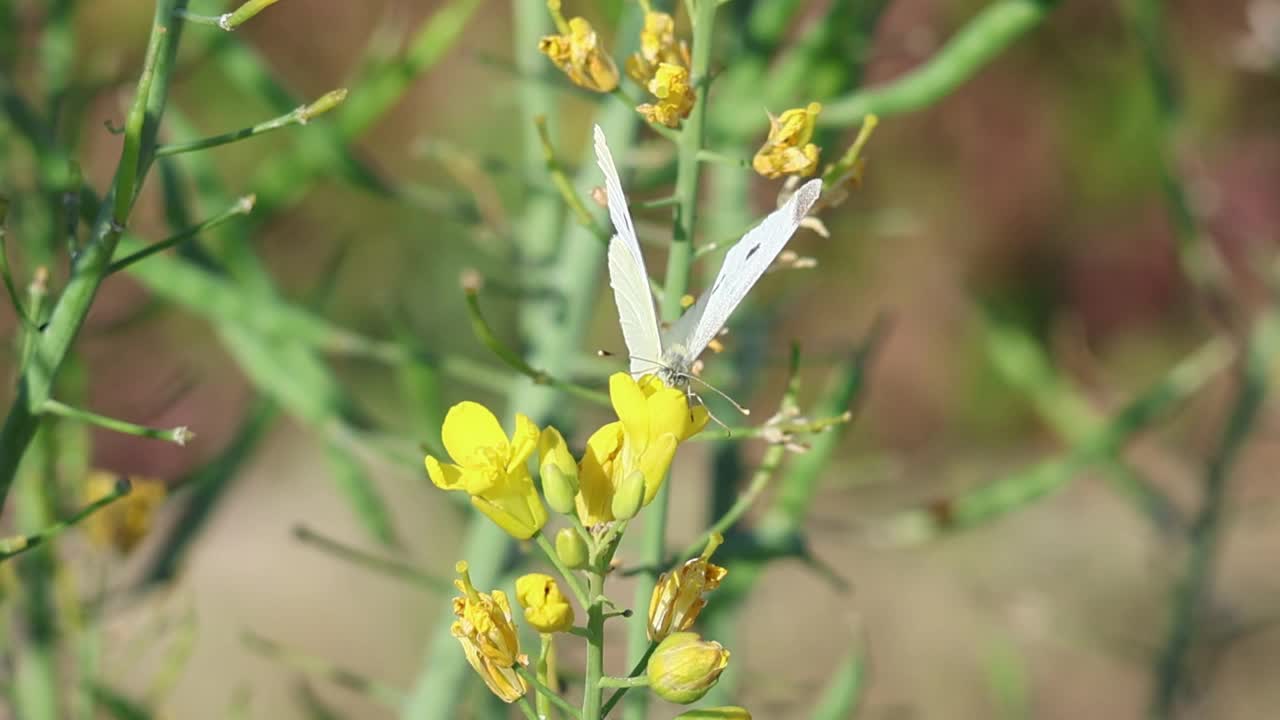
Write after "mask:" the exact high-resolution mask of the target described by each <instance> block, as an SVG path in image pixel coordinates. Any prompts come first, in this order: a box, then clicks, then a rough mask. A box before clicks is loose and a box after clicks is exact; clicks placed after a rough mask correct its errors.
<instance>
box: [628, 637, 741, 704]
mask: <svg viewBox="0 0 1280 720" xmlns="http://www.w3.org/2000/svg"><path fill="white" fill-rule="evenodd" d="M728 664H729V651H728V650H725V649H724V646H723V645H721V644H720V643H718V642H714V641H711V640H703V639H702V638H701V637H700V636H699V635H698V634H697V633H691V632H682V633H675V634H672V635H669V636H668V637H667V639H666V640H663V641H662V642H661V643H660V644H659V645H658V649H656V650H654V651H653V656H652V657H650V658H649V666H648V668H647V670H648V675H649V687H650V688H652V689H653V691H654V692H655V693H657V694H658V697H660V698H662V699H663V700H666V701H667V702H673V703H676V704H677V705H688V704H689V703H691V702H697V700H698V699H699V698H701V697H702V696H703V695H706V694H707V691H708V690H710V689H711V688H712V686H714V685H715V684H716V681H717V680H719V679H720V673H722V672H724V669H725V667H726V666H728Z"/></svg>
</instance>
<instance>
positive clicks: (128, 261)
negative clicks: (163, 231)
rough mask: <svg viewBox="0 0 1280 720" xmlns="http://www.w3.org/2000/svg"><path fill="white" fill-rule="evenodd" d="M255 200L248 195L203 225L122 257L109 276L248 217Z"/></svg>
mask: <svg viewBox="0 0 1280 720" xmlns="http://www.w3.org/2000/svg"><path fill="white" fill-rule="evenodd" d="M253 200H254V198H253V196H252V195H246V196H244V197H242V198H240V199H239V200H237V201H236V202H235V204H233V205H232V206H231V207H229V208H227V209H226V210H223V211H222V212H220V213H218V214H217V215H214V216H213V217H211V218H209V219H208V220H205V221H204V222H202V223H199V224H197V225H192V226H191V227H189V228H187V229H186V230H183V231H181V232H179V233H177V234H175V235H171V236H169V237H167V238H165V239H164V240H161V241H160V242H157V243H152V244H150V245H148V246H146V247H145V248H142V249H141V250H137V251H135V252H132V253H129V254H128V255H126V256H125V257H122V258H120V259H119V260H116V261H115V262H113V263H111V266H110V267H108V268H107V274H108V275H110V274H112V273H117V272H120V271H121V270H124V269H125V268H127V267H129V266H130V265H132V264H134V263H136V262H138V261H139V260H145V259H147V258H149V257H151V256H152V255H155V254H156V253H158V252H163V251H165V250H168V249H169V248H171V247H174V246H176V245H178V244H180V243H182V242H183V241H186V240H190V239H191V238H193V237H195V236H196V235H199V234H200V233H202V232H204V231H205V230H212V229H213V228H216V227H218V226H219V225H221V224H222V223H224V222H226V221H228V220H230V219H231V218H234V217H236V216H238V215H248V214H249V213H250V212H252V211H253Z"/></svg>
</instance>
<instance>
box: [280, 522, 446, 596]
mask: <svg viewBox="0 0 1280 720" xmlns="http://www.w3.org/2000/svg"><path fill="white" fill-rule="evenodd" d="M293 536H294V538H296V539H297V540H298V541H299V542H302V543H305V544H307V545H310V546H312V547H314V548H316V549H318V550H321V551H323V552H326V553H328V554H330V555H333V556H334V557H337V558H339V559H341V560H345V561H347V562H350V563H353V564H355V565H360V566H362V567H366V568H368V569H370V570H373V571H375V572H379V573H382V574H384V575H387V576H390V577H394V578H396V579H399V580H404V581H406V582H409V583H412V584H413V585H417V586H418V587H420V588H423V589H425V590H428V591H430V592H433V593H449V592H452V590H453V584H452V583H450V582H449V581H448V580H445V579H443V578H438V577H435V576H434V575H429V574H427V573H425V572H423V571H422V570H420V569H418V568H416V567H413V566H412V565H409V564H408V563H404V562H401V561H399V560H393V559H391V558H386V557H381V556H378V555H374V554H372V553H367V552H364V551H363V550H358V549H356V548H353V547H351V546H350V545H347V544H345V543H342V542H339V541H337V540H334V539H333V538H330V537H328V536H325V535H322V534H320V533H318V532H316V531H315V530H312V529H311V528H309V527H307V526H306V525H297V526H295V527H294V528H293Z"/></svg>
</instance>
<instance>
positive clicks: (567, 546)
mask: <svg viewBox="0 0 1280 720" xmlns="http://www.w3.org/2000/svg"><path fill="white" fill-rule="evenodd" d="M556 556H557V557H559V558H560V562H562V563H564V566H565V567H567V568H569V569H570V570H581V569H582V568H584V567H586V566H587V563H588V562H589V561H590V560H591V557H590V554H589V553H588V551H587V542H586V541H585V540H583V539H582V536H581V535H579V534H578V531H577V530H574V529H573V528H561V529H560V532H558V533H556Z"/></svg>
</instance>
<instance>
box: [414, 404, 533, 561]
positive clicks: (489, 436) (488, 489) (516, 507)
mask: <svg viewBox="0 0 1280 720" xmlns="http://www.w3.org/2000/svg"><path fill="white" fill-rule="evenodd" d="M442 436H443V439H444V447H445V450H448V451H449V456H450V457H451V458H453V460H454V462H455V463H456V464H453V465H446V464H444V463H441V462H440V461H439V460H437V459H436V458H434V457H432V456H430V455H428V456H427V459H426V465H427V474H428V475H430V476H431V482H433V483H435V485H436V487H439V488H443V489H444V490H461V491H463V492H466V493H467V494H468V495H470V496H471V504H472V505H474V506H475V507H476V509H477V510H479V511H480V512H482V513H484V514H485V515H487V516H488V517H489V519H490V520H492V521H494V522H495V523H497V525H498V527H500V528H502V529H503V530H505V531H507V533H509V534H510V535H511V536H512V537H515V538H518V539H520V540H527V539H529V538H531V537H533V534H534V533H536V532H538V531H539V530H541V529H542V526H543V525H545V524H546V522H547V509H546V508H545V507H543V505H542V500H541V499H540V498H539V497H538V491H537V490H536V489H534V487H533V478H532V477H530V475H529V466H528V463H527V461H528V459H529V456H530V455H532V454H533V451H534V450H536V449H537V447H538V426H537V425H534V424H533V421H532V420H530V419H529V418H528V417H526V416H524V415H521V414H517V415H516V430H515V433H514V434H513V435H512V437H511V439H510V440H508V439H507V434H506V433H505V432H503V430H502V426H501V425H499V424H498V419H497V418H496V417H494V416H493V413H491V412H489V410H488V409H487V408H485V407H484V406H483V405H480V404H479V403H474V402H461V403H458V404H457V405H454V406H453V407H451V408H449V414H448V415H446V416H445V418H444V429H443V431H442Z"/></svg>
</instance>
